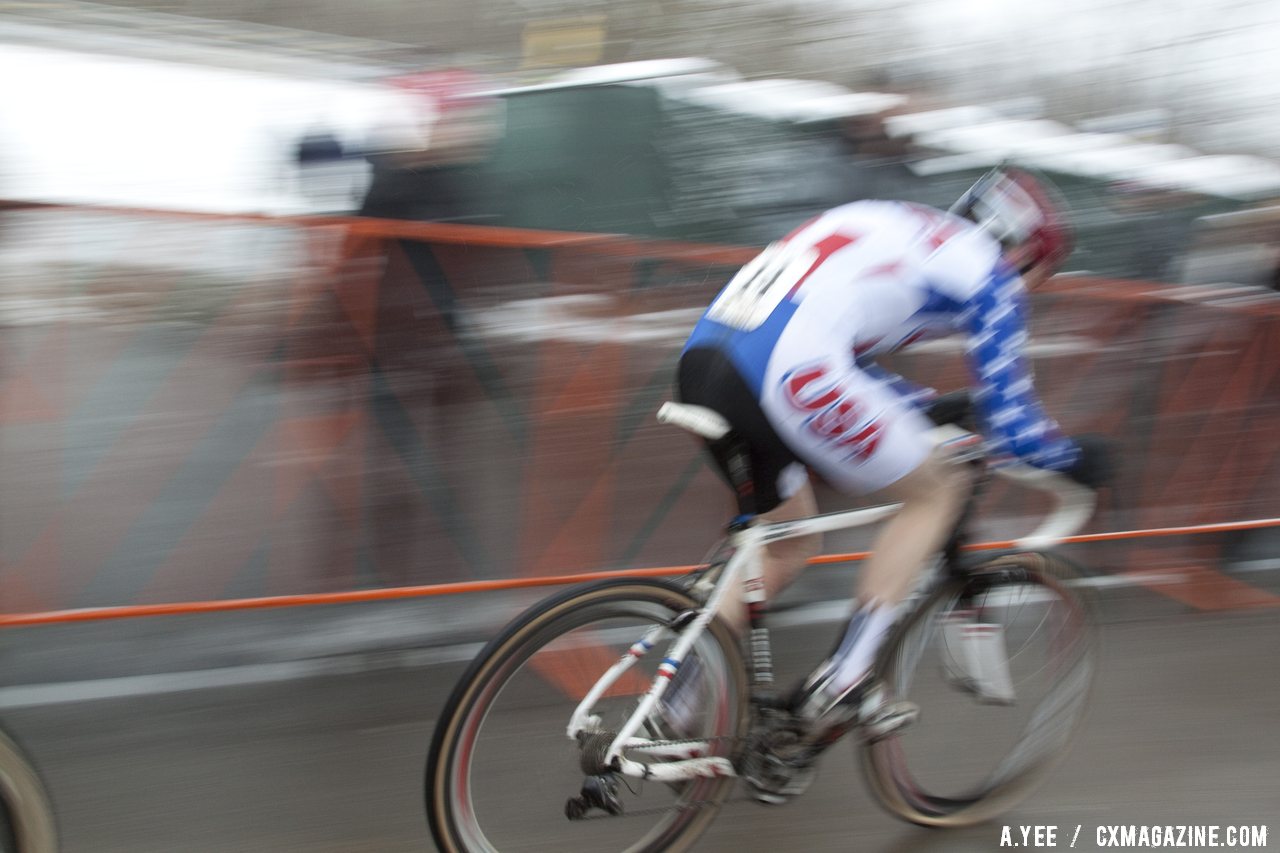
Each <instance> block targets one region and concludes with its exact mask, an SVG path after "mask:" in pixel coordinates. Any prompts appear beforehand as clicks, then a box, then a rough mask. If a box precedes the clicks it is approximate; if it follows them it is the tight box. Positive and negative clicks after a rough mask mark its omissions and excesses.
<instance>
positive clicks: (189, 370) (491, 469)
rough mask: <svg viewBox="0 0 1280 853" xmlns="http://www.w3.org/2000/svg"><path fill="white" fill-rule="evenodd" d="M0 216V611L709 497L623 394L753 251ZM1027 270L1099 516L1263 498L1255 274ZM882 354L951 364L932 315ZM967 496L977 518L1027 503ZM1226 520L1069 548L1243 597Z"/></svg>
mask: <svg viewBox="0 0 1280 853" xmlns="http://www.w3.org/2000/svg"><path fill="white" fill-rule="evenodd" d="M0 228H3V231H0V275H3V276H4V280H5V281H6V282H8V287H7V290H6V294H7V296H6V299H5V301H4V302H0V323H3V326H2V327H0V328H2V330H0V450H2V451H3V452H2V453H0V475H3V477H4V482H5V483H6V488H5V489H4V490H3V494H2V495H0V589H2V590H3V593H2V595H3V601H2V602H0V609H2V610H3V611H4V612H7V613H10V614H40V613H53V612H57V611H76V612H79V611H83V610H84V609H86V608H104V607H111V608H125V609H127V608H129V607H140V608H143V610H140V611H137V612H149V611H147V610H146V608H151V607H197V605H182V604H177V605H175V604H173V603H174V602H191V601H196V602H205V603H206V605H207V607H208V609H224V608H225V607H228V606H231V605H232V604H233V603H237V602H239V604H237V605H236V606H274V605H254V604H245V603H244V602H259V601H268V600H278V601H285V602H291V601H293V600H294V599H295V598H296V599H297V600H298V603H306V602H307V601H310V600H312V599H313V597H321V598H320V599H316V600H353V601H354V600H373V599H377V598H379V597H395V596H396V595H398V594H399V593H398V592H397V591H403V590H410V591H414V590H416V592H410V593H406V594H419V593H420V592H421V591H422V590H423V589H424V588H433V589H447V588H449V585H453V586H454V587H455V588H458V589H461V588H483V586H480V587H469V585H475V584H477V583H486V582H491V581H492V582H495V583H507V582H516V583H526V582H527V583H543V582H547V579H556V578H561V577H564V576H578V575H581V574H582V573H586V572H616V571H629V570H632V569H636V568H640V567H649V566H671V565H677V566H679V565H685V564H688V563H690V562H693V561H696V559H697V558H698V557H699V556H701V554H702V553H703V552H704V550H705V548H706V546H707V545H708V544H709V543H710V541H711V540H712V539H713V538H714V537H715V531H717V530H718V529H719V528H720V526H721V525H722V524H723V522H724V521H725V519H726V518H727V514H728V512H729V509H730V507H729V503H728V499H727V494H726V492H725V490H724V489H723V487H722V486H721V485H720V484H719V483H718V482H717V481H716V479H715V477H714V476H713V475H712V473H711V472H710V470H709V469H708V468H707V467H706V465H705V463H704V461H703V459H702V456H701V454H700V453H699V450H698V448H697V446H696V445H695V443H694V442H692V441H690V440H688V439H687V438H685V437H684V436H682V435H679V434H676V433H675V431H673V430H672V429H671V428H669V427H662V426H660V425H658V424H657V423H656V422H655V421H654V419H653V417H652V415H653V412H654V411H656V409H657V407H658V405H659V404H660V403H661V402H662V401H663V400H664V399H666V398H667V396H668V394H669V388H670V377H671V375H672V371H673V366H674V362H675V358H676V356H677V354H678V352H679V348H680V345H681V343H682V341H683V338H684V336H685V335H686V334H687V331H688V329H689V328H690V327H691V325H692V323H693V322H694V320H695V319H696V317H697V315H698V313H699V312H700V310H701V308H702V307H703V306H704V305H705V304H706V303H707V302H708V301H709V300H710V298H711V297H712V296H713V295H714V293H715V292H716V290H718V288H719V287H720V286H721V285H722V284H723V283H724V282H725V281H726V280H727V278H728V276H729V275H730V274H731V273H732V272H733V271H734V269H736V267H737V266H738V265H740V264H741V263H742V262H744V261H745V260H746V259H748V258H749V257H750V256H751V255H752V254H753V250H751V249H744V248H735V247H716V246H693V245H687V244H677V243H663V242H646V241H636V240H629V239H625V238H620V237H613V236H608V235H582V234H560V233H547V232H529V231H518V230H509V229H496V228H475V227H468V226H456V225H431V224H418V223H403V222H388V221H379V220H359V219H341V218H306V219H289V218H272V217H222V216H211V215H180V214H172V213H161V212H153V211H133V210H108V209H83V208H68V207H56V206H43V207H33V206H25V207H23V208H22V209H18V210H11V211H9V212H8V213H6V214H5V218H4V221H3V225H0ZM1036 301H1037V302H1038V304H1037V305H1036V306H1035V318H1036V320H1035V327H1034V328H1033V355H1034V357H1035V363H1036V368H1037V373H1038V382H1037V384H1038V386H1039V387H1040V388H1041V389H1042V390H1043V391H1044V395H1045V398H1046V405H1047V406H1048V408H1049V409H1050V411H1052V412H1054V414H1055V415H1057V416H1058V417H1059V419H1060V420H1061V421H1062V422H1063V424H1064V426H1065V427H1066V428H1067V429H1068V430H1069V431H1073V432H1083V431H1093V432H1102V433H1105V434H1107V435H1110V436H1112V437H1113V438H1115V439H1116V440H1117V441H1118V442H1119V443H1120V444H1121V446H1122V447H1123V449H1124V457H1123V458H1124V465H1123V470H1122V472H1121V478H1120V481H1119V482H1118V483H1117V485H1116V487H1115V489H1113V490H1112V493H1111V494H1110V495H1109V497H1108V499H1107V500H1106V502H1105V504H1104V508H1103V511H1102V512H1101V513H1100V514H1099V516H1098V517H1097V518H1096V519H1095V525H1094V526H1095V531H1096V532H1102V533H1105V532H1106V531H1114V530H1140V529H1149V528H1168V527H1173V526H1188V525H1190V526H1196V525H1205V524H1215V523H1218V522H1224V521H1231V520H1233V519H1242V518H1243V519H1248V518H1269V517H1271V516H1273V515H1275V514H1276V513H1275V512H1274V508H1275V506H1276V500H1275V498H1276V491H1277V486H1276V485H1275V484H1276V483H1277V482H1278V478H1277V477H1276V474H1277V473H1280V472H1277V471H1276V464H1277V463H1276V460H1277V458H1280V454H1277V450H1280V447H1277V443H1278V442H1280V438H1278V436H1277V431H1276V430H1275V429H1274V427H1273V426H1272V425H1273V424H1274V423H1275V415H1276V414H1277V412H1276V406H1277V401H1280V394H1277V393H1276V391H1277V390H1278V389H1277V387H1276V386H1277V384H1278V382H1280V380H1278V376H1280V359H1277V358H1276V355H1277V354H1280V338H1278V337H1277V322H1278V321H1280V309H1277V306H1276V305H1275V303H1274V302H1267V301H1263V300H1259V301H1256V302H1255V301H1252V300H1250V299H1247V298H1246V299H1241V298H1240V297H1238V296H1235V297H1232V298H1231V299H1217V298H1215V297H1214V294H1213V293H1204V294H1200V295H1193V294H1189V293H1187V292H1185V291H1175V290H1172V289H1170V288H1167V287H1163V286H1160V285H1153V284H1145V283H1134V282H1102V281H1095V280H1088V279H1074V280H1067V279H1059V280H1058V281H1056V282H1054V283H1053V286H1052V287H1051V288H1049V289H1048V290H1047V291H1046V292H1045V293H1044V294H1040V295H1037V297H1036ZM894 366H895V367H896V368H898V369H900V370H901V371H902V372H903V373H905V374H907V375H911V376H915V377H917V378H926V377H927V378H929V379H930V381H931V382H932V383H933V384H935V385H936V386H937V387H940V388H942V389H947V388H951V387H958V386H959V385H961V384H963V383H964V381H965V380H964V370H963V365H962V363H961V360H960V358H959V355H958V352H957V351H956V349H955V348H954V347H952V346H951V345H950V344H946V343H941V344H932V345H927V346H921V347H917V348H915V349H913V350H912V351H910V352H907V353H904V354H902V355H901V356H900V357H899V358H898V359H897V360H896V361H895V364H894ZM991 497H992V511H991V513H990V514H989V515H988V516H987V521H986V522H985V525H986V526H985V529H983V530H982V531H981V533H982V534H983V536H984V538H989V539H1004V538H1009V537H1011V536H1014V535H1016V532H1017V531H1019V530H1021V529H1023V528H1024V527H1025V522H1026V517H1027V516H1028V515H1029V514H1033V513H1034V511H1035V507H1034V506H1032V507H1026V506H1024V505H1023V504H1024V503H1025V501H1026V500H1027V498H1026V497H1025V496H1022V495H1017V494H1015V493H1013V492H1011V491H1007V490H998V491H995V492H994V493H993V494H992V496H991ZM858 535H863V534H855V535H853V536H850V538H848V539H841V538H838V537H833V538H832V540H831V541H830V542H829V547H830V548H831V549H832V550H836V551H852V550H857V549H859V548H863V547H865V545H866V543H865V541H863V540H860V539H858V538H857V536H858ZM1241 535H1245V534H1242V533H1240V532H1239V531H1236V532H1227V531H1217V532H1216V533H1215V534H1214V535H1212V536H1197V537H1192V538H1189V537H1187V536H1185V535H1179V536H1172V537H1166V538H1164V539H1161V540H1151V539H1146V540H1141V541H1137V540H1131V539H1126V540H1124V541H1123V542H1115V541H1112V542H1097V543H1095V544H1090V545H1081V546H1079V547H1081V548H1087V549H1089V550H1088V562H1089V563H1090V564H1092V565H1095V566H1099V567H1101V568H1103V569H1106V570H1109V571H1117V572H1120V571H1131V572H1139V573H1141V572H1147V571H1149V570H1151V569H1153V568H1161V569H1163V568H1169V569H1180V570H1185V571H1187V572H1191V571H1195V572H1202V573H1206V574H1204V576H1203V578H1202V580H1203V581H1204V582H1203V583H1200V584H1198V585H1196V588H1195V590H1191V591H1188V590H1186V589H1181V590H1179V591H1177V592H1176V593H1173V594H1177V595H1182V596H1184V597H1185V601H1186V603H1187V604H1188V605H1189V606H1192V607H1220V606H1238V605H1240V604H1250V603H1256V602H1257V601H1262V602H1264V603H1265V602H1266V601H1267V600H1268V597H1267V593H1265V592H1264V591H1263V590H1260V589H1257V588H1256V587H1255V586H1253V585H1251V584H1247V583H1244V582H1243V581H1241V580H1239V579H1238V578H1234V577H1231V576H1229V575H1227V574H1224V573H1223V572H1222V571H1220V569H1221V568H1222V559H1221V558H1222V556H1223V552H1222V548H1223V547H1224V546H1225V545H1230V544H1231V543H1232V541H1234V540H1233V539H1232V538H1231V537H1238V536H1241ZM1193 539H1194V541H1193ZM1157 541H1158V542H1159V543H1160V544H1143V543H1150V542H1157ZM1202 543H1203V544H1202ZM656 571H665V570H656ZM441 585H445V586H441ZM1166 591H1168V590H1166ZM325 596H338V597H339V598H334V599H324V598H323V597H325ZM343 596H348V598H342V597H343ZM170 612H191V610H183V611H170ZM12 618H23V617H22V616H20V615H19V616H15V617H12ZM9 624H14V623H12V622H10V623H9ZM24 624H30V623H29V622H28V623H24Z"/></svg>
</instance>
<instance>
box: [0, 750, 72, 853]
mask: <svg viewBox="0 0 1280 853" xmlns="http://www.w3.org/2000/svg"><path fill="white" fill-rule="evenodd" d="M57 849H58V840H57V832H56V830H55V827H54V819H53V809H52V807H51V806H50V805H49V797H48V795H47V794H46V793H45V789H44V785H43V784H41V782H40V777H39V776H38V775H36V771H35V770H34V769H33V768H32V767H31V765H30V764H29V763H28V762H27V760H26V758H25V757H23V754H22V751H21V750H20V749H18V746H17V745H16V744H15V743H14V742H13V741H11V740H10V739H9V737H8V736H7V735H5V734H4V733H3V732H0V853H55V851H57Z"/></svg>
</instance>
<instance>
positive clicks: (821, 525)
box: [568, 504, 901, 782]
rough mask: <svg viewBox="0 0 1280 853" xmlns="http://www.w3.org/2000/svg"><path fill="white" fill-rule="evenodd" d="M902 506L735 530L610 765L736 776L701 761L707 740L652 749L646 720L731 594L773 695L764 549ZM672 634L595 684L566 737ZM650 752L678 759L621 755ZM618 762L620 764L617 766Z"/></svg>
mask: <svg viewBox="0 0 1280 853" xmlns="http://www.w3.org/2000/svg"><path fill="white" fill-rule="evenodd" d="M900 506H901V504H886V505H884V506H875V507H867V508H864V509H854V510H845V511H843V512H836V513H829V514H826V515H816V516H813V517H811V518H803V519H797V520H795V521H778V522H771V523H764V524H754V525H748V526H740V527H738V528H736V529H734V530H731V531H730V534H729V544H730V546H731V547H733V549H734V552H733V555H732V556H731V557H730V558H729V561H728V562H727V563H726V564H725V566H724V568H723V569H722V570H721V573H720V577H719V578H718V579H717V581H716V583H715V587H714V589H713V591H712V593H711V596H710V598H709V599H708V600H707V603H706V605H705V606H704V607H703V608H702V609H701V610H699V611H697V615H696V616H695V617H694V618H693V621H692V622H691V623H690V624H689V625H688V626H687V627H686V628H684V630H683V631H682V632H681V634H680V636H679V638H678V639H677V640H676V642H675V644H674V645H672V646H671V647H670V648H669V649H668V650H667V653H666V656H665V657H664V658H663V661H662V664H661V665H660V666H659V667H658V675H657V677H656V678H655V679H654V681H653V684H652V686H651V687H650V688H649V691H648V692H647V693H646V694H645V695H644V697H643V698H642V699H641V700H640V704H639V706H638V707H637V708H636V710H635V711H634V712H633V713H632V714H631V717H630V718H629V719H628V720H627V722H626V724H625V725H624V726H623V727H622V730H621V731H620V732H618V735H617V737H615V738H614V740H613V743H612V744H611V745H610V747H609V750H608V752H607V753H606V754H605V759H604V764H605V765H606V766H613V767H616V768H617V770H618V771H619V772H621V773H623V774H624V775H627V776H635V777H638V778H643V779H655V780H657V781H661V782H678V781H682V780H686V779H691V778H695V777H706V776H733V775H736V774H735V771H734V769H733V765H732V763H731V762H730V761H729V760H728V759H726V758H719V757H702V756H705V755H706V752H707V751H708V745H707V744H706V743H705V742H702V741H689V742H681V743H671V744H669V745H656V744H655V745H654V746H651V747H650V746H649V744H651V743H653V742H652V741H650V740H648V739H647V738H638V737H636V732H637V731H639V729H640V727H641V726H642V725H643V724H644V721H645V720H646V719H648V717H649V715H650V714H651V713H652V712H653V709H654V707H655V706H656V705H657V703H658V700H659V699H661V698H662V696H663V694H664V693H666V691H667V688H668V686H670V683H671V679H672V677H673V676H674V675H675V674H676V670H678V669H679V668H680V665H681V663H683V662H684V659H685V656H686V655H688V654H689V650H690V649H691V648H693V645H694V643H696V642H697V641H698V638H699V637H700V636H701V635H702V632H703V631H704V630H706V627H707V625H708V624H709V623H710V622H711V620H712V619H713V618H715V616H716V615H717V614H718V613H720V611H721V609H722V608H723V607H724V606H725V603H726V600H727V599H728V598H729V594H730V590H741V596H740V598H739V599H738V600H739V601H741V602H743V603H744V604H745V605H746V607H747V608H748V614H749V618H750V626H751V654H752V660H753V663H754V666H753V668H752V671H753V673H754V678H755V684H754V685H753V687H754V688H757V689H758V688H767V687H768V686H770V685H771V684H772V682H773V663H772V651H771V647H770V645H769V634H768V629H767V628H766V627H765V626H764V624H763V610H764V604H765V601H766V596H765V590H764V577H763V566H762V563H761V560H760V552H761V549H762V548H763V547H764V546H765V545H766V544H768V543H770V542H776V541H778V540H781V539H791V538H793V537H796V536H807V535H810V534H816V533H829V532H832V531H835V530H846V529H849V528H853V527H861V526H865V525H868V524H873V523H875V522H877V521H880V520H881V519H883V518H887V517H888V516H890V515H892V514H893V513H895V512H897V511H898V508H899V507H900ZM667 630H668V628H667V627H666V626H662V625H655V626H654V627H653V628H651V629H649V631H648V632H647V633H646V634H645V636H644V637H642V638H641V639H640V640H638V641H637V642H636V643H634V644H633V645H632V646H631V648H630V649H628V651H627V653H626V654H624V655H623V656H622V657H621V658H620V659H619V660H618V662H617V663H615V664H614V665H613V666H612V667H610V668H609V670H608V671H607V672H606V673H605V674H604V676H603V677H602V678H601V679H600V680H599V681H598V682H596V684H595V685H594V686H593V687H592V688H591V690H590V691H589V692H588V693H587V695H586V696H585V697H584V698H583V700H582V702H580V703H579V704H578V707H577V709H576V710H575V711H574V712H573V716H572V718H571V719H570V721H569V726H568V736H569V737H570V738H577V736H578V734H579V733H580V732H583V731H586V730H588V729H589V728H590V726H591V725H592V724H593V722H595V718H593V717H592V716H591V714H590V711H591V709H592V708H593V707H595V703H596V702H597V701H598V700H599V699H600V697H601V696H603V695H604V694H605V692H606V691H607V690H608V689H609V688H610V687H612V686H613V684H614V683H615V682H616V681H617V680H618V679H619V678H621V677H622V674H623V673H624V672H626V671H627V670H628V669H630V668H631V667H632V666H633V665H634V664H635V663H636V661H638V660H639V659H640V658H642V657H644V656H645V655H647V654H648V653H649V652H650V651H651V650H652V649H653V648H654V646H655V645H656V643H657V641H658V640H659V638H660V637H661V635H662V634H663V633H664V632H665V631H667ZM636 748H640V749H644V750H645V751H646V752H649V753H650V754H653V755H657V756H662V757H668V758H673V759H677V760H675V761H672V762H670V763H666V764H657V765H654V764H643V763H641V762H638V761H632V760H631V759H628V758H626V757H624V756H623V755H622V752H623V750H624V749H636ZM615 762H616V763H615Z"/></svg>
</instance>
